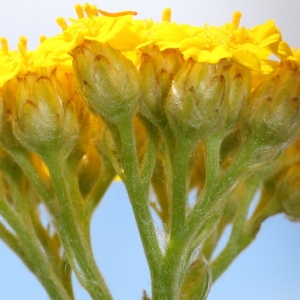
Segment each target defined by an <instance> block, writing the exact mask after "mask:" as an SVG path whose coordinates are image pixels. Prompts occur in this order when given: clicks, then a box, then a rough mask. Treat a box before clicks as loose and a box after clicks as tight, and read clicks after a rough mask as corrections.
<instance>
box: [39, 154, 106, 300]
mask: <svg viewBox="0 0 300 300" xmlns="http://www.w3.org/2000/svg"><path fill="white" fill-rule="evenodd" d="M44 161H45V163H46V165H47V166H48V168H49V172H50V175H51V179H52V183H53V186H54V189H55V192H56V196H57V198H58V202H59V212H58V214H57V218H56V222H57V227H58V229H59V233H60V238H61V241H62V244H63V246H64V250H65V253H66V255H67V257H68V260H69V262H70V264H71V266H72V268H73V270H74V272H75V274H76V276H77V278H78V280H79V282H80V283H81V285H82V286H83V287H84V288H85V289H86V290H87V291H88V292H89V293H90V295H91V297H92V298H93V299H101V300H103V299H112V297H111V295H110V292H109V290H108V288H107V286H106V284H105V282H104V279H103V277H102V275H101V273H100V271H99V269H98V267H97V264H96V262H95V259H94V256H93V253H92V249H91V245H90V242H89V236H88V234H87V232H86V230H84V228H83V227H84V224H83V221H82V219H80V212H79V211H78V210H77V209H74V207H73V202H72V199H71V198H70V191H69V190H68V187H67V182H66V178H65V177H64V169H63V168H64V167H63V164H61V162H60V160H59V153H56V151H53V152H51V151H49V152H48V153H47V154H46V155H44Z"/></svg>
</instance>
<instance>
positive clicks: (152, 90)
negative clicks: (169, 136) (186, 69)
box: [139, 47, 183, 124]
mask: <svg viewBox="0 0 300 300" xmlns="http://www.w3.org/2000/svg"><path fill="white" fill-rule="evenodd" d="M182 64H183V58H182V55H181V54H180V53H179V52H177V51H176V50H175V49H167V50H165V51H160V50H159V49H158V48H156V47H154V48H151V49H149V51H148V52H147V53H143V55H142V62H141V66H140V69H139V73H140V77H141V87H142V92H143V97H142V98H141V102H140V106H141V112H142V114H143V115H144V116H145V117H146V118H147V119H148V120H149V121H151V122H152V123H154V124H157V123H158V122H160V121H161V120H165V119H166V116H165V110H164V106H165V99H166V97H167V95H168V92H169V89H170V87H171V84H172V80H173V78H174V76H175V74H176V73H177V71H178V70H179V68H180V67H181V65H182Z"/></svg>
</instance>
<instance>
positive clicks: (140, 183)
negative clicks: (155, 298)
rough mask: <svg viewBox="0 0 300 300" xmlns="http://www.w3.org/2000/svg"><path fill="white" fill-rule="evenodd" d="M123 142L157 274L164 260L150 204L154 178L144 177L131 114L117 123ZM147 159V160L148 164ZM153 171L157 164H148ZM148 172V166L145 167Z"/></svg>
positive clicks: (130, 186)
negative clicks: (151, 183) (142, 177)
mask: <svg viewBox="0 0 300 300" xmlns="http://www.w3.org/2000/svg"><path fill="white" fill-rule="evenodd" d="M117 127H118V130H119V133H120V139H121V144H122V164H123V169H124V175H125V185H126V189H127V192H128V195H129V199H130V202H131V205H132V209H133V212H134V215H135V220H136V223H137V226H138V229H139V233H140V237H141V240H142V243H143V247H144V251H145V254H146V258H147V261H148V264H149V269H150V273H151V276H152V278H156V276H157V274H158V270H159V268H160V264H161V261H162V252H161V249H160V247H159V243H158V240H157V237H156V233H155V227H154V223H153V219H152V216H151V212H150V207H149V185H150V179H149V181H148V180H147V181H146V180H141V177H140V170H139V164H138V158H137V152H136V144H135V134H134V128H133V122H132V118H131V116H123V118H121V117H120V118H119V123H118V124H117ZM146 166H147V163H146V162H145V163H144V167H146ZM147 167H148V168H149V170H148V171H149V172H151V171H152V169H153V168H154V166H147ZM144 172H145V170H144Z"/></svg>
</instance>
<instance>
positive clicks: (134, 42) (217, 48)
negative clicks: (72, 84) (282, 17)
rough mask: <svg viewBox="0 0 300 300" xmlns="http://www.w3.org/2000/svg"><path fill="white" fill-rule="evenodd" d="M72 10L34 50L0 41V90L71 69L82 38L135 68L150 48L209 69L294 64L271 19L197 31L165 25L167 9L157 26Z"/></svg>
mask: <svg viewBox="0 0 300 300" xmlns="http://www.w3.org/2000/svg"><path fill="white" fill-rule="evenodd" d="M75 10H76V12H77V15H78V18H77V19H71V20H70V22H71V23H70V24H68V23H67V22H66V21H65V19H63V18H58V19H57V23H58V24H59V26H60V27H61V29H62V33H61V34H58V35H56V36H53V37H50V38H45V37H43V38H42V39H41V41H42V43H41V45H40V46H39V47H38V48H37V49H36V50H34V51H31V52H29V51H27V50H26V45H25V46H24V45H23V46H22V39H21V41H20V44H19V51H10V50H8V45H7V42H6V40H5V39H2V40H1V44H2V50H0V86H2V85H3V84H4V83H5V82H6V81H7V80H9V79H10V78H12V77H14V76H16V75H17V74H18V73H19V72H22V71H24V72H28V71H36V70H37V69H38V68H41V67H64V68H71V62H72V58H71V56H70V55H69V53H70V51H72V50H73V49H74V48H75V47H76V46H78V45H80V44H81V43H82V42H83V40H84V39H87V40H96V41H99V42H102V43H108V44H109V45H110V46H112V47H114V48H116V49H119V50H120V51H122V52H123V54H124V55H125V56H126V57H128V58H130V59H131V60H133V62H134V63H135V64H136V65H137V67H138V64H139V57H140V55H141V53H142V52H143V49H144V48H145V47H151V46H154V45H156V46H158V47H159V49H160V50H161V51H163V50H165V49H171V48H173V49H177V50H179V51H180V52H181V53H182V54H183V57H184V59H188V58H192V59H194V60H195V61H198V62H207V63H213V64H214V63H217V62H218V61H220V60H221V59H223V58H227V59H229V60H232V61H235V62H237V63H239V64H241V65H243V66H245V67H247V68H249V69H251V70H253V71H256V72H260V73H269V72H271V71H272V66H274V62H272V61H271V60H270V59H269V56H270V55H271V54H274V55H275V56H277V57H278V58H279V59H281V60H283V59H287V58H288V59H294V60H297V59H295V58H293V54H292V51H289V50H287V49H289V46H288V45H287V44H286V43H285V44H284V42H282V38H281V33H280V31H279V30H278V28H277V27H276V25H275V23H274V22H273V21H272V20H271V21H267V22H266V23H265V24H262V25H258V26H255V27H254V28H251V29H248V28H244V27H241V26H240V19H241V13H240V12H235V13H234V14H233V17H232V22H229V23H226V24H224V25H222V26H219V27H215V26H209V25H205V26H202V27H200V26H190V25H186V24H178V23H176V22H171V10H170V9H166V10H164V12H163V16H162V22H154V21H153V20H151V19H150V20H136V19H134V18H133V16H134V15H136V13H135V12H133V11H123V12H119V13H108V12H106V11H103V10H101V9H98V8H97V7H95V6H92V5H89V4H85V5H84V6H81V5H76V6H75ZM99 13H100V14H99ZM23 44H24V40H23ZM22 47H23V48H22ZM280 47H281V48H280ZM24 51H25V52H26V51H27V52H28V53H27V52H26V53H25V52H24Z"/></svg>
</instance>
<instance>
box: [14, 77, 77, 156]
mask: <svg viewBox="0 0 300 300" xmlns="http://www.w3.org/2000/svg"><path fill="white" fill-rule="evenodd" d="M13 129H14V134H15V135H16V136H17V138H18V139H19V140H20V142H21V143H22V144H23V145H24V146H25V147H27V148H28V149H29V150H31V151H33V152H37V153H39V154H42V153H43V152H44V151H47V150H51V149H54V148H56V149H61V148H62V147H63V146H66V145H70V146H71V145H73V144H72V142H73V141H74V138H75V137H76V136H77V129H78V128H77V118H76V112H75V107H74V103H72V102H71V99H70V98H69V97H68V93H67V91H66V90H65V89H64V87H63V86H62V85H60V83H59V82H58V80H57V79H56V78H55V76H54V75H53V74H50V75H49V76H41V75H38V74H27V75H25V76H24V77H23V78H21V79H20V82H19V85H18V88H17V93H16V116H15V120H14V124H13Z"/></svg>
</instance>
